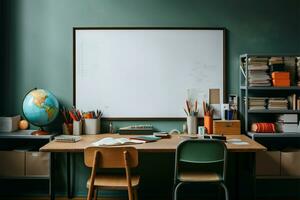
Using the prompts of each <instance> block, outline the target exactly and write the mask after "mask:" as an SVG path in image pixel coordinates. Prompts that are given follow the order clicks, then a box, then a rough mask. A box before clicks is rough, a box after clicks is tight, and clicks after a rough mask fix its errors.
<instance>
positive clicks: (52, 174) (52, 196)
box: [49, 153, 55, 200]
mask: <svg viewBox="0 0 300 200" xmlns="http://www.w3.org/2000/svg"><path fill="white" fill-rule="evenodd" d="M49 193H50V199H51V200H55V153H50V179H49Z"/></svg>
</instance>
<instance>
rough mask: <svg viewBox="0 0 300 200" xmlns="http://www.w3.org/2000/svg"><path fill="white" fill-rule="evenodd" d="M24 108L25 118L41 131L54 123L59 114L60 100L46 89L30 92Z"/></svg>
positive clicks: (25, 98) (26, 97)
mask: <svg viewBox="0 0 300 200" xmlns="http://www.w3.org/2000/svg"><path fill="white" fill-rule="evenodd" d="M22 108H23V114H24V117H25V118H26V119H27V120H28V121H29V122H30V123H31V124H33V125H35V126H38V127H40V128H41V129H42V127H43V126H47V125H49V124H50V123H51V122H53V121H54V120H55V118H56V117H57V115H58V113H59V103H58V100H57V99H56V97H55V96H54V95H53V94H52V93H51V92H49V91H47V90H45V89H33V90H31V91H29V92H28V93H27V94H26V96H25V97H24V100H23V107H22ZM44 134H45V133H44Z"/></svg>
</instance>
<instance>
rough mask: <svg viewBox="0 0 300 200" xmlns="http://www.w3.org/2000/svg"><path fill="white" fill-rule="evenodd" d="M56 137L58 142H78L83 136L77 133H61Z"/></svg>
mask: <svg viewBox="0 0 300 200" xmlns="http://www.w3.org/2000/svg"><path fill="white" fill-rule="evenodd" d="M54 139H55V141H57V142H77V141H79V140H81V137H80V136H76V135H59V136H56V137H55V138H54Z"/></svg>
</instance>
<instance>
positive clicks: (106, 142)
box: [92, 137, 145, 146]
mask: <svg viewBox="0 0 300 200" xmlns="http://www.w3.org/2000/svg"><path fill="white" fill-rule="evenodd" d="M143 143H145V141H141V140H135V139H128V138H112V137H106V138H103V139H101V140H98V141H96V142H94V143H92V146H117V145H126V144H143Z"/></svg>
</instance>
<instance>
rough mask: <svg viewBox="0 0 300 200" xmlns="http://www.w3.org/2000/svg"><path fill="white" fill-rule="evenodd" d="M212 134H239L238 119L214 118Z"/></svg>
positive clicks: (239, 124)
mask: <svg viewBox="0 0 300 200" xmlns="http://www.w3.org/2000/svg"><path fill="white" fill-rule="evenodd" d="M213 129H214V134H223V135H239V134H241V123H240V120H214V125H213Z"/></svg>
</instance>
